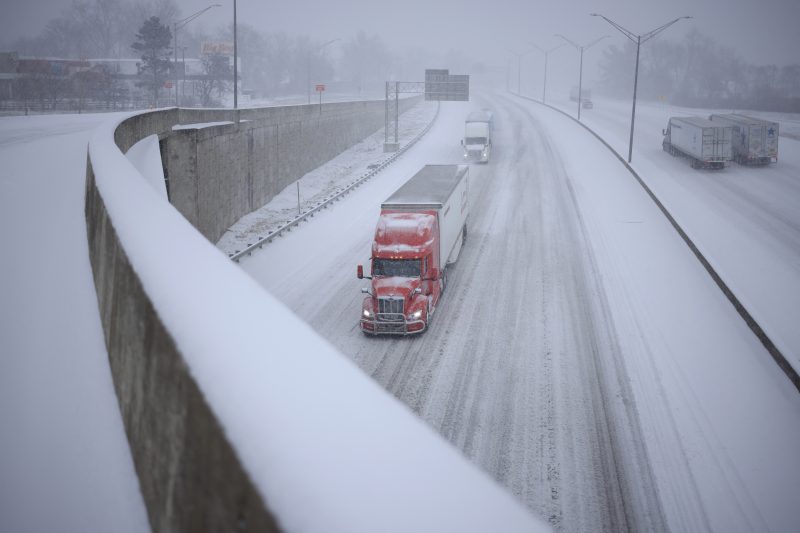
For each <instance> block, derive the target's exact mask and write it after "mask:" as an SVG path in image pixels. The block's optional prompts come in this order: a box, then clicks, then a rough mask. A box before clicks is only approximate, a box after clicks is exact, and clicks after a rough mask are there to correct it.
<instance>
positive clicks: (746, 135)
mask: <svg viewBox="0 0 800 533" xmlns="http://www.w3.org/2000/svg"><path fill="white" fill-rule="evenodd" d="M708 119H709V120H710V121H712V122H715V123H718V124H724V125H726V126H730V127H731V128H732V130H733V139H732V147H733V159H734V160H735V161H736V162H737V163H739V164H740V165H769V164H770V163H777V162H778V132H779V125H778V123H777V122H771V121H769V120H762V119H760V118H753V117H748V116H745V115H737V114H733V113H732V114H715V115H711V116H709V117H708Z"/></svg>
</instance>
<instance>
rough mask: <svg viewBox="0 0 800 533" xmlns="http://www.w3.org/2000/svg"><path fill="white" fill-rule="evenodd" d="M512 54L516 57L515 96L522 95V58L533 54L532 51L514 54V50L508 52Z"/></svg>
mask: <svg viewBox="0 0 800 533" xmlns="http://www.w3.org/2000/svg"><path fill="white" fill-rule="evenodd" d="M509 52H511V53H512V54H514V55H515V56H517V94H520V95H521V94H522V89H521V88H520V87H521V85H522V56H526V55H528V54H530V53H531V52H533V50H526V51H525V52H515V51H514V50H509Z"/></svg>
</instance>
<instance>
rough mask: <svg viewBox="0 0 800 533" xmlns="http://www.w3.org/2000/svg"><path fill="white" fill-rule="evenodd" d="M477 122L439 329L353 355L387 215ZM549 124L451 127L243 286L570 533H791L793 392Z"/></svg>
mask: <svg viewBox="0 0 800 533" xmlns="http://www.w3.org/2000/svg"><path fill="white" fill-rule="evenodd" d="M481 106H487V107H491V108H492V109H494V110H495V112H496V113H497V130H496V140H495V150H494V154H493V161H492V162H491V163H490V164H489V165H488V166H472V167H471V187H472V188H471V198H472V201H473V210H472V218H471V219H470V221H469V229H470V234H469V241H468V243H467V246H466V247H465V249H464V250H463V251H462V256H461V257H460V259H459V262H458V264H457V265H456V266H455V267H454V269H453V271H452V272H451V274H450V276H449V286H448V294H447V295H446V296H445V298H444V300H443V304H442V306H441V308H440V310H439V313H438V314H437V316H436V317H435V318H434V320H433V324H432V328H431V329H430V330H429V331H428V332H427V333H425V334H424V335H423V336H421V337H417V338H405V339H384V338H378V339H373V338H365V337H363V336H362V335H361V334H360V332H359V330H358V327H357V317H358V312H359V310H360V301H361V299H362V297H363V295H362V294H361V293H360V292H359V289H360V287H361V286H362V285H363V283H362V282H360V281H358V280H357V279H355V265H356V264H357V263H366V260H367V258H368V256H369V245H370V242H371V238H372V233H373V231H374V224H375V220H376V218H377V215H378V211H379V204H380V202H381V200H383V199H384V198H386V197H387V196H388V195H389V194H390V193H391V192H392V191H394V190H395V189H396V188H397V187H398V186H399V185H400V184H402V183H403V182H404V181H405V180H406V179H407V178H408V177H410V176H411V175H412V174H413V173H414V172H416V170H418V169H419V168H420V167H421V166H422V165H424V164H427V163H452V162H459V160H460V150H459V145H458V139H459V138H460V135H461V129H462V127H463V118H464V117H465V116H466V114H467V112H468V111H469V110H470V109H471V108H472V107H481ZM543 112H544V113H545V114H544V115H543V114H542V113H543ZM547 113H552V112H550V111H547V110H543V109H537V108H536V106H535V104H528V103H527V102H521V101H513V100H509V99H508V98H505V97H501V96H491V97H487V98H486V99H485V100H481V99H478V101H477V102H475V103H473V104H447V105H443V107H442V111H441V116H440V118H439V121H438V122H437V124H436V125H435V126H434V128H433V129H432V130H431V132H430V133H429V134H428V136H427V137H426V138H425V139H423V141H421V142H420V143H419V145H417V146H416V147H415V148H413V149H412V150H411V151H410V152H409V153H408V154H406V156H404V157H403V158H402V159H401V160H400V161H398V162H397V163H396V164H395V165H394V167H392V168H390V169H389V170H387V171H385V172H384V173H383V174H382V175H381V176H379V177H378V178H376V179H374V180H373V181H372V182H370V183H369V184H368V185H365V186H364V187H362V188H361V189H360V190H359V191H357V192H356V193H354V194H351V195H350V197H348V198H347V199H346V200H344V201H342V202H341V203H340V204H339V205H337V206H336V207H335V208H334V209H333V210H330V211H328V212H325V213H324V214H322V215H321V216H318V217H317V218H316V219H315V220H313V221H311V222H310V223H308V224H305V225H303V226H301V227H300V228H298V229H297V230H295V231H293V232H292V233H291V234H290V235H288V236H286V237H284V238H281V239H278V240H277V241H275V242H273V244H271V245H269V246H267V247H266V248H265V249H264V250H263V251H261V252H259V253H257V254H254V255H253V257H252V258H249V259H248V260H247V261H244V262H243V263H242V267H243V268H244V269H245V270H246V271H248V272H249V273H250V274H251V275H252V276H253V277H254V278H256V279H257V280H258V281H259V282H260V283H261V284H262V285H264V286H265V287H266V288H267V289H268V290H270V291H271V292H272V293H273V294H275V295H276V296H278V297H279V298H280V299H281V300H283V301H284V302H285V303H287V305H289V306H290V307H291V308H292V309H293V310H294V311H295V312H296V313H297V314H298V315H300V316H301V317H302V318H304V319H305V320H307V321H308V322H309V323H310V324H311V325H312V326H313V327H314V328H315V329H316V330H317V331H318V332H320V333H321V334H322V335H323V336H325V337H326V338H328V339H329V340H330V341H331V342H332V343H333V344H334V345H335V346H336V347H337V348H339V349H340V350H341V351H342V352H343V353H344V354H346V355H348V356H349V357H350V358H351V359H352V360H353V361H354V362H355V363H356V364H357V365H359V366H360V367H361V368H362V369H363V370H365V371H366V372H368V373H369V374H371V375H372V376H373V377H374V378H375V379H376V380H377V381H378V382H379V383H381V384H382V385H383V386H384V387H385V388H386V389H387V390H389V391H391V392H392V393H393V394H394V395H395V396H397V397H398V398H400V399H401V400H402V401H403V402H405V403H406V404H407V405H408V406H409V407H410V408H411V409H412V410H414V411H415V412H416V413H418V414H419V415H420V416H421V417H422V418H423V419H425V420H426V421H428V423H430V424H431V425H432V426H433V427H434V428H436V429H437V430H438V431H439V432H440V433H441V434H442V435H443V436H445V437H446V438H448V439H449V440H450V441H451V442H453V443H454V444H455V445H456V446H458V447H459V448H460V449H461V450H462V451H463V452H464V453H465V454H466V455H467V456H469V457H470V458H471V459H472V460H473V461H475V462H476V463H477V464H479V465H481V466H482V467H483V468H485V469H486V470H487V471H488V472H490V473H491V474H492V475H493V476H494V477H495V478H496V479H498V480H500V481H501V482H502V483H503V484H505V485H506V486H508V487H509V488H510V489H511V490H512V491H513V492H514V493H515V494H517V495H518V496H519V497H520V498H521V499H523V501H525V502H526V503H527V504H528V505H529V506H530V507H531V508H532V509H533V510H534V511H535V512H537V514H539V515H540V516H542V517H543V518H544V519H546V520H549V521H550V522H551V523H552V524H554V525H555V526H556V528H557V529H558V530H564V531H589V530H591V531H597V530H605V531H621V530H626V529H627V530H636V531H641V530H658V529H660V528H662V527H668V528H670V529H673V530H699V531H703V530H717V531H723V530H724V531H760V530H770V529H771V530H775V531H781V530H786V527H787V525H790V524H792V523H797V521H798V520H800V516H798V509H800V505H799V504H800V501H798V497H797V490H796V489H797V488H798V486H800V485H798V481H797V480H798V479H800V462H798V460H797V459H796V457H795V454H794V452H793V451H792V450H794V449H797V447H800V399H798V398H797V394H796V392H795V391H793V389H792V387H791V385H790V384H789V383H788V381H787V380H786V379H785V377H784V376H783V375H782V374H781V372H780V370H779V369H778V368H777V367H776V366H775V365H774V363H773V362H772V361H771V359H770V358H769V355H768V354H766V353H765V352H764V350H763V347H761V345H760V344H759V342H758V341H757V339H755V337H753V336H752V334H751V333H750V331H749V330H748V329H747V327H746V326H745V325H744V323H743V322H742V321H741V319H740V318H739V317H738V315H736V313H735V312H734V310H733V308H732V307H731V306H730V304H729V303H728V302H727V300H726V299H725V298H724V297H723V296H722V295H721V293H720V292H719V290H718V289H717V287H716V286H715V285H714V283H713V281H711V279H710V278H709V277H708V275H707V274H706V273H705V271H704V270H703V269H702V267H701V266H700V265H699V263H697V261H696V259H695V258H694V257H693V256H692V254H691V253H690V252H689V250H688V249H687V248H686V247H685V245H684V244H683V242H682V241H681V240H680V238H679V237H678V236H677V234H675V232H674V230H672V228H671V227H670V226H669V224H668V223H667V221H666V220H665V219H664V218H663V216H662V215H661V214H660V213H659V212H658V210H657V209H656V208H655V206H654V205H652V202H651V201H650V200H649V198H647V196H646V195H645V194H644V192H643V191H641V189H640V188H638V185H636V184H635V182H634V181H633V180H632V178H631V177H630V176H629V175H628V174H627V171H625V170H624V169H623V167H622V166H621V165H619V162H618V161H617V160H616V159H615V158H614V157H613V156H612V155H611V154H610V153H609V152H608V151H607V150H606V149H605V148H604V147H602V146H601V145H599V143H596V141H594V140H593V139H592V138H591V137H590V136H588V135H587V134H585V133H581V130H579V129H577V126H575V128H576V129H575V130H570V127H571V126H570V124H569V123H568V122H565V121H566V119H564V118H563V117H559V116H548V115H547ZM606 178H607V179H606ZM689 301H691V302H692V305H691V306H690V307H691V309H690V310H689V311H688V312H687V310H685V309H684V307H685V306H686V304H687V302H689ZM726 373H728V374H727V375H726ZM742 390H748V391H752V392H751V394H753V395H756V396H757V397H758V400H757V401H753V399H752V397H749V396H742V395H741V391H742ZM731 410H732V412H731ZM732 413H733V414H732ZM643 428H644V429H643Z"/></svg>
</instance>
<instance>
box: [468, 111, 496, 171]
mask: <svg viewBox="0 0 800 533" xmlns="http://www.w3.org/2000/svg"><path fill="white" fill-rule="evenodd" d="M493 129H494V115H493V114H492V112H491V111H489V110H487V109H484V110H482V111H473V112H472V113H470V114H469V115H467V120H466V122H465V124H464V139H463V140H462V141H461V146H462V147H463V148H464V159H465V160H467V161H470V160H472V161H479V162H481V163H488V162H489V157H490V156H491V152H492V130H493Z"/></svg>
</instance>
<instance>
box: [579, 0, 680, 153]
mask: <svg viewBox="0 0 800 533" xmlns="http://www.w3.org/2000/svg"><path fill="white" fill-rule="evenodd" d="M589 16H592V17H602V18H603V19H604V20H605V21H606V22H608V23H609V24H611V25H612V26H614V27H615V28H616V29H617V30H619V31H620V33H622V34H623V35H624V36H625V37H627V38H628V39H630V40H631V41H633V42H634V43H636V72H635V74H634V76H633V108H632V109H631V139H630V142H629V143H628V163H630V162H631V159H632V157H633V124H634V120H635V118H636V89H637V88H638V85H639V48H641V46H642V43H646V42H647V41H649V40H650V39H652V38H653V37H655V36H656V35H658V34H659V33H661V32H662V31H664V30H666V29H667V28H669V27H670V26H672V25H673V24H675V23H676V22H678V21H679V20H683V19H690V18H692V17H689V16H684V17H678V18H676V19H675V20H671V21H670V22H667V23H666V24H664V25H663V26H659V27H658V28H656V29H654V30H651V31H649V32H647V33H643V34H641V35H636V34H634V33H633V32H632V31H630V30H627V29H625V28H623V27H622V26H620V25H619V24H617V23H616V22H614V21H613V20H611V19H609V18H608V17H606V16H604V15H601V14H599V13H589Z"/></svg>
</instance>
